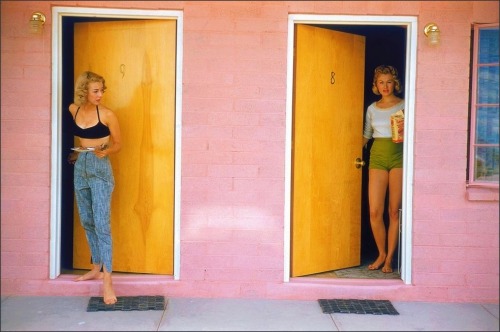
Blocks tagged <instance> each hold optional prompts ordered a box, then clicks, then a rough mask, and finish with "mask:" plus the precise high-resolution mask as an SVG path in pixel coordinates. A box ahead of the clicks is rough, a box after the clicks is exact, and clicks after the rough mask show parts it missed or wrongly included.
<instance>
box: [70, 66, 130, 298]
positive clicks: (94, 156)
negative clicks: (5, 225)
mask: <svg viewBox="0 0 500 332" xmlns="http://www.w3.org/2000/svg"><path fill="white" fill-rule="evenodd" d="M105 89H106V85H105V81H104V78H103V77H102V76H100V75H98V74H96V73H93V72H90V71H87V72H84V73H82V74H81V75H80V76H79V77H78V78H77V80H76V82H75V96H74V103H73V104H71V105H70V106H69V112H70V113H71V116H72V118H73V131H74V135H75V136H76V137H77V138H78V140H79V145H80V146H79V147H78V149H76V151H78V153H77V154H76V158H74V160H75V162H74V164H75V170H74V188H75V196H76V202H77V205H78V213H79V216H80V222H81V224H82V226H83V228H84V229H85V235H86V237H87V242H88V244H89V247H90V251H91V257H92V268H91V270H90V271H89V272H87V273H86V274H84V275H82V276H80V277H78V278H77V279H76V280H75V281H83V280H91V279H103V300H104V303H106V304H114V303H116V301H117V298H116V295H115V292H114V290H113V284H112V278H111V273H112V270H113V269H112V238H111V218H110V217H111V194H112V192H113V189H114V185H115V181H114V177H113V169H112V168H111V163H110V160H109V158H108V156H109V155H110V154H113V153H117V152H118V151H120V149H121V137H120V126H119V124H118V118H117V117H116V115H115V114H114V113H113V111H111V110H110V109H108V108H107V107H105V106H103V105H101V104H100V103H101V99H102V97H103V94H104V91H105ZM70 162H71V160H70ZM101 269H102V272H101Z"/></svg>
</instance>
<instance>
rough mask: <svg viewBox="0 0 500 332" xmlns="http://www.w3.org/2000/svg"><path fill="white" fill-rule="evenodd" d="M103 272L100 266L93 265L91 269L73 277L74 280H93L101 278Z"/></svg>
mask: <svg viewBox="0 0 500 332" xmlns="http://www.w3.org/2000/svg"><path fill="white" fill-rule="evenodd" d="M103 277H104V274H103V273H102V272H101V266H99V265H94V267H93V268H92V270H90V271H89V272H87V273H85V274H84V275H82V276H80V277H78V278H76V279H75V281H84V280H93V279H102V278H103Z"/></svg>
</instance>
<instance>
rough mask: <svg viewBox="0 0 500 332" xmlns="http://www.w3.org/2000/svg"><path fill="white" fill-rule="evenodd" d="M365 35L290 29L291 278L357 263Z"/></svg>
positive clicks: (300, 26)
mask: <svg viewBox="0 0 500 332" xmlns="http://www.w3.org/2000/svg"><path fill="white" fill-rule="evenodd" d="M364 55H365V37H363V36H359V35H354V34H348V33H344V32H337V31H332V30H328V29H324V28H318V27H313V26H308V25H301V24H299V25H297V26H296V30H295V56H294V58H295V64H294V67H295V68H294V71H295V84H294V101H293V103H294V104H293V133H292V158H293V160H292V206H291V209H292V210H291V215H292V221H291V225H292V227H291V231H292V239H291V240H292V243H291V249H292V250H291V257H292V262H291V275H292V277H295V276H303V275H308V274H314V273H320V272H325V271H331V270H337V269H342V268H347V267H352V266H356V265H359V264H360V260H361V257H360V256H361V189H362V183H361V181H362V170H361V168H360V167H359V165H356V159H357V158H361V157H362V144H363V143H362V142H363V141H362V134H363V111H364V110H363V107H364V106H363V98H364V64H365V59H364Z"/></svg>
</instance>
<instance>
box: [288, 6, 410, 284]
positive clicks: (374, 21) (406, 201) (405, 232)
mask: <svg viewBox="0 0 500 332" xmlns="http://www.w3.org/2000/svg"><path fill="white" fill-rule="evenodd" d="M299 23H311V24H344V25H349V24H351V25H398V26H405V27H406V28H407V48H406V49H407V54H406V75H405V77H406V79H405V91H406V94H405V103H406V104H405V109H406V112H405V120H406V121H405V142H404V144H405V146H404V148H405V153H404V160H403V167H404V168H403V201H402V207H403V215H402V246H401V248H402V254H401V256H402V266H401V279H402V280H403V282H404V283H405V284H411V257H412V236H411V234H412V214H413V213H412V207H413V144H414V125H415V88H416V87H415V78H416V64H417V57H416V54H417V18H416V17H413V16H362V15H361V16H355V15H307V14H296V15H295V14H294V15H289V16H288V45H287V88H286V121H285V126H286V128H285V135H286V137H285V204H284V209H285V210H284V218H285V220H284V241H283V245H284V274H283V279H284V282H289V281H290V258H291V255H290V252H291V248H290V236H291V217H290V209H291V167H292V165H291V163H292V158H291V157H292V112H293V110H292V96H293V61H294V58H293V56H294V51H293V50H294V40H295V36H294V34H295V29H294V27H295V24H299ZM360 135H361V134H360Z"/></svg>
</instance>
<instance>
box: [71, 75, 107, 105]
mask: <svg viewBox="0 0 500 332" xmlns="http://www.w3.org/2000/svg"><path fill="white" fill-rule="evenodd" d="M94 82H99V83H102V89H103V91H106V83H105V81H104V77H102V76H101V75H98V74H96V73H94V72H91V71H84V72H83V73H81V74H80V76H78V78H77V79H76V82H75V96H74V98H73V101H74V103H75V105H77V106H82V105H83V104H85V103H86V102H87V95H88V93H89V83H94Z"/></svg>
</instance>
